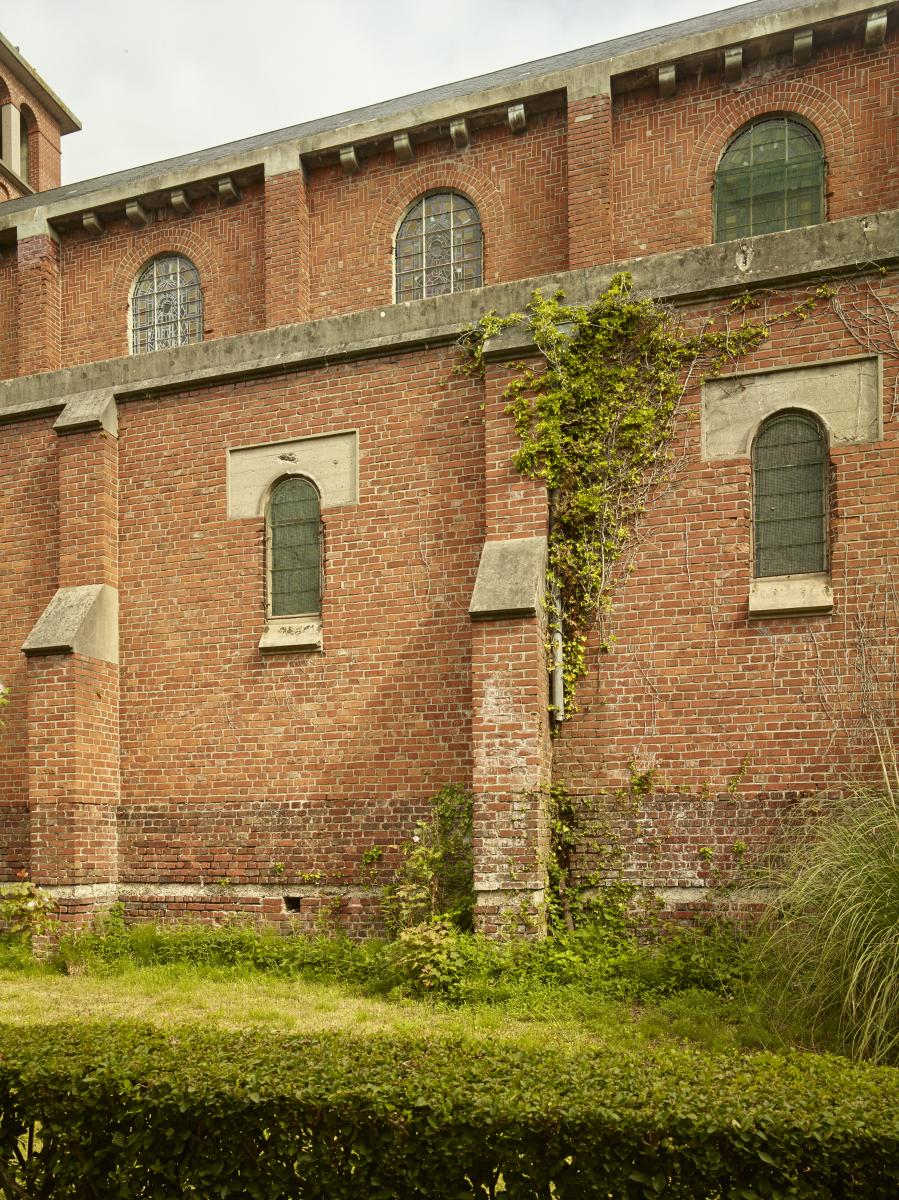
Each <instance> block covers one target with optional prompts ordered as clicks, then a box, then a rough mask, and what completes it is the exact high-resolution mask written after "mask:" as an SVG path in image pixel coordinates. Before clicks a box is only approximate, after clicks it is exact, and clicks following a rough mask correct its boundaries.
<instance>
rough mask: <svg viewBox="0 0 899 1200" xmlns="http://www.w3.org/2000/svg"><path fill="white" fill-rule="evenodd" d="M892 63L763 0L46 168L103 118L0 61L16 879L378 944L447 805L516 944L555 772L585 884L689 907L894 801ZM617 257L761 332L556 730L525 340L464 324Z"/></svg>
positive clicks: (10, 876)
mask: <svg viewBox="0 0 899 1200" xmlns="http://www.w3.org/2000/svg"><path fill="white" fill-rule="evenodd" d="M897 84H899V5H897V4H892V3H887V4H880V5H877V6H872V5H870V4H864V3H860V2H859V0H818V2H817V3H798V4H793V5H792V6H791V5H790V4H789V3H787V2H785V0H757V2H756V3H751V4H745V5H742V6H741V7H737V8H732V9H729V10H727V11H725V12H720V13H715V14H713V15H710V16H705V17H700V18H697V19H695V20H689V21H684V22H681V23H678V24H675V25H669V26H666V27H665V28H661V29H656V30H651V31H649V32H645V33H640V34H636V35H634V36H631V37H626V38H621V39H618V40H615V41H612V42H606V43H601V44H599V45H594V46H589V47H587V48H585V49H582V50H576V51H572V52H571V53H566V54H561V55H556V56H554V57H552V58H547V59H543V60H541V61H538V62H533V63H529V64H526V65H525V66H522V67H516V68H511V69H507V70H500V71H497V72H496V73H494V74H491V75H486V76H482V77H480V78H477V79H471V80H466V81H463V82H461V83H454V84H450V85H447V86H441V87H435V88H433V89H431V90H429V91H426V92H422V93H420V94H418V95H414V96H406V97H402V98H400V99H397V100H390V101H387V102H385V103H383V104H378V105H374V106H372V107H370V108H365V109H360V110H358V111H355V112H349V113H343V114H341V115H340V116H337V117H333V118H326V119H323V120H316V121H311V122H308V123H305V124H302V125H296V126H293V127H291V128H288V129H283V130H280V131H279V132H277V133H274V134H267V135H265V136H260V137H254V138H248V139H244V140H242V141H237V142H232V143H230V144H228V145H223V146H217V147H215V148H213V149H211V150H203V151H200V152H198V153H196V154H190V155H185V156H182V157H179V158H174V159H170V160H168V161H165V162H158V163H153V164H151V165H150V166H147V167H142V168H138V169H133V170H127V171H122V172H120V173H118V174H113V175H107V176H104V177H102V178H99V179H89V180H85V181H83V182H79V183H74V184H68V185H65V186H60V141H61V137H62V135H65V134H68V133H71V132H73V131H75V130H77V129H78V128H79V126H78V121H77V120H76V118H75V117H74V116H73V115H72V113H71V112H70V111H69V109H68V108H67V107H66V106H65V104H63V103H62V101H61V100H59V98H58V97H57V96H56V95H55V94H54V93H53V92H52V91H51V90H50V88H49V87H48V86H47V84H45V83H44V82H43V80H42V79H41V78H40V77H39V76H38V75H37V74H36V72H35V71H34V69H33V68H32V67H31V66H29V64H28V63H27V62H25V61H24V59H23V58H22V57H21V56H20V55H19V53H18V52H17V51H16V50H15V49H14V48H13V47H12V46H11V45H9V43H8V42H6V41H5V40H2V39H0V201H2V202H0V473H2V474H0V477H2V480H3V488H2V492H0V681H2V683H3V685H4V686H5V688H6V689H8V699H9V703H8V704H7V706H6V707H5V708H4V709H3V711H2V719H3V722H4V727H3V729H2V731H0V881H4V880H6V881H14V880H16V879H19V878H26V877H27V878H31V879H33V880H34V881H35V882H37V883H38V884H40V885H42V886H47V887H48V888H50V889H51V890H52V892H53V893H54V895H55V896H56V897H57V899H58V901H59V904H60V908H61V910H62V912H63V913H64V914H65V915H67V916H68V917H69V918H70V919H71V920H73V921H76V920H83V919H85V918H87V917H88V916H89V915H90V914H91V913H92V912H94V911H95V910H96V909H97V908H98V907H101V908H102V907H104V906H107V905H108V904H110V903H112V902H114V901H120V902H122V903H123V904H124V905H125V908H126V911H127V912H128V913H129V914H130V915H132V916H158V917H160V918H167V919H173V918H180V917H184V916H187V915H191V914H194V915H199V916H204V917H206V918H209V917H210V916H215V915H218V914H223V913H228V912H241V913H248V914H252V915H256V916H261V917H265V918H268V919H271V920H279V921H288V920H295V921H297V922H298V923H299V924H300V926H301V927H305V928H314V927H315V925H316V923H317V922H318V921H319V920H320V918H321V917H322V915H323V914H328V915H329V916H330V917H333V919H334V920H335V921H336V922H337V923H338V924H339V925H341V926H342V927H344V928H346V929H348V930H351V931H361V930H364V929H367V928H372V927H375V926H376V924H377V913H378V890H379V886H380V883H381V882H382V881H383V879H384V878H386V876H387V875H388V874H389V872H390V869H391V864H393V863H395V862H396V859H397V853H398V849H397V848H398V847H399V846H400V845H401V844H402V842H403V841H404V839H407V838H408V837H409V836H410V834H411V833H412V831H413V828H414V825H415V822H416V820H418V819H419V818H420V817H421V816H422V815H423V814H424V813H425V812H426V811H427V807H428V800H429V797H431V796H432V795H433V794H434V792H436V791H437V790H438V789H439V788H440V787H441V786H443V785H445V784H458V785H461V786H464V787H467V788H470V789H471V790H472V791H473V793H474V796H475V890H476V897H477V907H476V919H477V923H478V926H479V927H480V928H482V929H484V930H487V931H490V930H491V929H494V928H496V926H497V924H498V923H500V922H502V920H503V914H504V913H506V912H507V911H509V910H516V909H517V908H518V907H519V906H521V905H524V907H525V908H528V909H532V910H535V911H536V912H538V913H539V911H540V907H541V904H542V902H543V899H544V895H545V887H546V878H545V875H546V793H547V789H548V787H549V785H550V784H551V783H553V782H555V783H559V782H561V781H564V784H565V786H566V787H567V788H568V790H569V792H570V794H571V796H572V797H573V802H574V805H575V810H576V812H577V813H578V814H579V819H580V820H581V822H582V836H581V838H580V841H579V844H578V847H577V851H576V854H575V861H574V870H575V872H576V874H577V877H578V878H580V879H581V880H591V879H592V880H593V881H594V882H597V881H598V882H602V878H603V876H602V869H605V870H606V871H607V872H608V871H609V870H614V871H615V872H620V873H622V874H623V875H624V877H626V878H628V879H632V880H635V881H639V882H643V883H646V884H648V885H650V886H652V887H654V888H657V889H659V891H660V894H661V895H662V897H663V900H664V902H665V903H666V904H667V905H668V906H669V907H670V908H671V909H673V910H677V911H682V912H683V911H690V910H691V909H692V908H693V907H695V906H696V905H698V904H700V903H701V902H702V900H703V899H704V897H705V896H706V895H707V894H708V885H709V883H710V882H711V881H713V880H714V879H715V878H716V877H717V876H718V875H720V874H721V873H726V872H727V871H728V870H729V869H730V868H731V867H733V866H734V865H735V864H736V863H737V862H738V861H739V859H740V858H741V857H742V856H743V855H744V854H745V853H746V852H752V851H753V850H754V849H756V848H760V847H761V846H763V845H764V844H765V842H766V841H767V840H768V839H770V838H771V837H772V836H774V834H775V831H776V829H777V827H778V822H779V821H780V820H781V818H782V817H783V815H784V813H785V812H788V811H789V810H790V807H791V805H792V804H793V803H794V802H795V800H796V798H797V797H799V796H801V795H806V794H809V793H813V792H815V791H818V790H831V791H832V790H834V789H837V788H841V787H845V786H846V783H847V781H848V780H852V779H856V780H858V779H865V778H870V777H871V776H872V772H873V771H874V770H875V769H876V763H877V755H876V748H875V746H874V744H873V734H874V732H875V731H876V732H878V733H879V734H880V737H881V741H883V737H884V736H886V735H888V733H889V731H890V729H891V727H892V726H891V722H893V719H894V716H895V708H894V705H895V700H896V691H897V686H896V685H897V671H896V665H897V664H896V653H897V651H896V643H897V632H899V545H897V523H899V410H897V405H899V398H897V365H899V274H897V270H899V90H897ZM621 270H625V271H629V272H630V273H631V275H632V277H633V286H634V289H635V292H636V293H637V294H647V295H651V296H653V297H654V298H656V299H657V300H659V301H661V302H664V303H666V304H669V305H673V306H675V308H676V310H677V312H678V313H679V314H681V316H682V318H683V320H685V321H686V322H688V323H689V322H690V321H691V320H692V321H698V320H701V319H703V318H704V317H706V316H709V315H713V316H714V315H715V314H721V313H722V312H728V311H730V305H731V302H732V301H733V300H734V299H735V298H740V297H743V296H745V295H746V294H747V293H751V294H752V295H753V296H754V297H755V300H756V305H757V307H756V311H759V312H764V314H765V320H768V319H769V318H770V319H771V322H772V324H771V330H772V333H771V337H770V338H769V339H768V340H766V341H765V342H764V343H763V344H761V345H760V346H759V347H758V348H756V349H755V350H753V351H752V352H751V353H750V354H749V355H747V356H746V357H744V358H741V359H740V360H739V361H736V362H735V363H734V365H733V370H732V371H729V372H728V371H725V372H724V374H723V375H721V376H720V377H718V378H716V379H713V380H709V381H706V382H701V381H699V380H698V379H697V380H696V381H694V382H693V383H692V384H691V386H690V389H689V391H688V393H687V395H686V396H685V398H684V402H683V405H682V407H681V411H680V416H679V418H678V420H679V425H678V431H677V437H678V439H679V440H678V447H679V449H678V454H679V462H678V469H677V471H676V473H675V477H674V479H673V480H672V482H671V483H670V485H669V486H668V487H667V488H665V489H663V490H662V491H661V492H660V493H659V494H658V495H657V496H655V497H654V499H653V502H652V504H651V505H650V507H649V509H648V511H647V513H646V516H645V518H644V519H643V521H642V523H641V528H640V536H639V538H638V539H637V540H636V541H635V543H634V548H635V549H634V554H633V558H632V561H631V563H630V570H629V572H628V573H627V577H626V580H625V581H624V582H623V583H622V585H621V587H620V588H619V590H618V592H617V594H616V597H615V602H614V607H613V610H612V612H611V614H610V615H609V617H608V618H607V622H606V624H607V628H604V629H602V630H600V629H597V630H596V631H595V634H594V635H593V636H592V637H591V640H590V642H589V646H588V672H587V675H586V678H585V679H584V681H583V683H582V684H581V687H580V690H579V693H578V703H577V707H576V709H575V710H574V711H572V712H569V713H568V714H566V719H565V720H564V721H561V722H559V721H556V722H555V724H556V725H557V728H555V729H554V728H552V720H551V715H550V708H549V705H550V682H551V681H550V674H549V670H548V663H547V651H546V646H545V641H546V616H545V608H544V602H543V588H544V575H545V555H546V538H547V520H548V502H547V493H546V490H545V489H544V488H543V487H542V486H539V485H538V484H537V483H535V482H533V481H532V480H529V479H526V478H523V477H522V476H521V475H519V474H518V473H517V472H516V471H515V469H514V468H513V466H512V463H511V456H512V453H513V451H514V449H515V447H516V445H517V440H516V436H515V433H514V430H513V428H512V423H511V419H510V417H509V415H508V413H507V411H506V401H505V400H504V399H503V391H504V389H505V388H506V386H507V383H508V381H509V378H510V372H509V362H510V360H513V359H522V358H524V359H527V358H529V357H530V358H531V359H532V360H533V359H534V355H535V350H534V347H533V345H532V344H531V343H530V341H529V336H528V334H527V332H526V330H525V329H524V328H523V327H522V328H518V329H515V330H510V331H507V332H506V333H504V334H503V335H501V336H499V337H497V338H495V339H493V340H492V341H490V342H488V344H487V347H486V354H485V357H486V375H485V377H484V378H481V377H479V376H470V375H464V374H459V373H458V372H457V371H455V367H456V366H457V363H458V359H459V351H458V347H457V341H458V338H459V336H460V331H461V330H462V329H463V328H464V327H465V326H466V325H467V324H468V323H470V322H473V321H477V320H478V319H479V318H480V317H481V316H482V315H483V314H484V313H486V312H487V311H488V310H491V309H495V310H496V311H498V312H500V313H509V312H512V311H515V310H520V309H522V308H523V307H524V305H525V304H526V303H527V302H528V299H529V297H530V295H531V293H532V291H533V289H534V288H535V287H538V286H539V287H540V288H542V289H543V291H544V293H549V292H552V291H553V290H554V289H556V288H561V289H563V290H564V292H565V294H566V297H567V298H568V299H569V300H570V301H571V302H573V303H583V302H589V301H590V300H591V299H592V298H593V297H595V296H596V295H598V294H599V293H600V292H601V291H602V290H603V289H604V288H605V287H606V286H607V284H608V282H609V280H610V278H611V277H612V275H613V274H614V273H615V272H617V271H621ZM810 298H814V303H813V304H809V305H807V306H806V307H805V308H804V309H803V310H802V312H801V314H800V315H798V316H797V315H792V316H791V315H789V314H790V313H793V314H795V310H796V309H797V307H799V306H801V305H803V304H805V302H806V301H808V300H809V299H810ZM784 314H787V315H784ZM777 316H783V318H784V319H782V320H780V321H775V320H774V318H775V317H777ZM797 447H798V449H797ZM772 514H773V516H772ZM612 860H614V864H613V865H610V863H611V861H612ZM597 870H599V875H595V872H597Z"/></svg>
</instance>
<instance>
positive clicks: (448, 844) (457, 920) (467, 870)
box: [381, 786, 474, 935]
mask: <svg viewBox="0 0 899 1200" xmlns="http://www.w3.org/2000/svg"><path fill="white" fill-rule="evenodd" d="M431 806H432V811H431V814H430V816H428V817H427V819H426V820H424V821H419V823H418V824H417V825H416V827H415V832H414V834H413V835H412V840H411V842H408V843H407V844H406V845H405V846H404V847H403V861H402V864H401V865H400V867H399V868H398V869H397V871H396V874H395V876H394V878H393V881H392V882H391V883H390V884H389V885H388V886H387V887H386V888H385V889H384V892H383V895H382V899H381V911H382V913H383V916H384V921H385V923H386V925H387V928H388V930H389V931H390V932H391V933H392V934H393V935H396V934H398V933H399V932H400V931H401V930H403V929H410V928H412V927H414V926H416V925H421V924H423V923H425V922H428V921H432V920H435V919H442V920H445V921H447V922H449V923H450V924H451V925H453V926H455V927H456V928H457V929H471V927H472V924H473V919H474V858H473V852H472V841H471V838H472V812H473V798H472V795H471V792H467V791H465V790H464V789H463V788H458V787H452V786H450V787H444V788H441V789H440V791H439V792H437V793H436V795H435V796H434V797H433V798H432V800H431Z"/></svg>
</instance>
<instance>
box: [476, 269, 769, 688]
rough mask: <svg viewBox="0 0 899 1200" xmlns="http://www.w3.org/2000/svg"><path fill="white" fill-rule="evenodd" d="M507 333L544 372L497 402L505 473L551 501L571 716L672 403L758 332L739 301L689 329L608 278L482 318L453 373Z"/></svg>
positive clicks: (659, 478) (553, 578)
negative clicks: (535, 354) (523, 336)
mask: <svg viewBox="0 0 899 1200" xmlns="http://www.w3.org/2000/svg"><path fill="white" fill-rule="evenodd" d="M512 325H524V326H526V327H527V328H528V330H529V332H530V335H531V337H532V338H533V342H534V344H535V346H536V348H537V349H538V350H539V352H540V354H541V356H542V360H543V361H542V362H541V363H539V365H530V364H528V363H524V362H521V363H516V364H514V366H513V371H514V377H513V379H512V380H511V382H510V383H509V386H508V388H507V389H506V391H505V396H506V398H507V399H508V401H509V412H510V414H511V416H512V418H513V420H514V422H515V429H516V431H517V433H518V436H519V438H520V440H521V444H520V446H519V448H518V450H517V452H516V453H515V456H514V464H515V466H516V468H517V469H518V470H519V471H521V472H522V474H524V475H527V476H529V477H530V478H532V479H539V480H541V481H542V482H543V483H545V484H546V487H547V488H548V489H549V493H550V499H551V506H550V507H551V522H550V532H549V551H548V575H549V580H548V582H549V584H550V587H549V589H548V595H549V597H550V600H549V605H550V608H549V620H550V629H551V630H560V631H561V634H562V642H563V648H564V657H563V662H564V666H563V678H564V688H565V700H566V704H571V702H572V701H573V699H574V692H575V688H576V685H577V683H578V681H579V680H580V679H581V677H582V676H583V675H584V672H585V669H586V660H585V646H586V639H587V634H588V632H589V631H590V629H591V628H592V627H593V626H594V624H595V622H596V620H597V617H598V616H599V615H600V614H602V613H603V612H606V611H608V609H609V607H610V605H611V598H612V593H613V590H614V586H615V583H616V581H617V578H618V577H619V575H620V571H616V568H617V567H618V566H619V563H620V560H621V558H622V555H623V553H624V551H625V548H626V547H627V546H628V543H629V542H630V540H631V539H632V537H633V534H634V532H635V529H636V527H637V523H638V521H639V518H640V517H641V515H642V514H643V512H644V511H645V509H646V505H647V501H648V500H649V498H650V496H651V495H652V494H653V492H654V491H655V490H656V489H657V488H658V487H659V486H660V485H661V484H663V482H664V481H665V479H666V478H668V477H670V472H671V468H672V453H671V447H672V441H673V437H674V417H675V413H676V412H677V409H678V405H679V403H680V401H681V398H682V397H683V395H684V393H685V391H686V389H687V387H688V386H689V384H690V382H691V380H692V379H694V378H695V376H696V374H697V372H698V373H699V374H701V375H710V374H716V373H718V372H720V370H721V369H722V367H723V366H724V365H725V364H726V363H729V362H731V361H732V360H734V359H737V358H739V357H740V356H741V355H744V354H746V353H747V352H748V351H749V350H751V349H753V348H755V347H756V346H757V345H759V343H760V342H762V341H764V339H765V338H767V336H768V328H767V326H766V325H764V324H754V323H752V322H751V321H750V320H749V319H748V318H747V317H746V299H745V298H741V299H740V300H737V301H734V302H733V303H732V304H731V305H730V307H729V308H728V309H726V310H724V311H723V312H722V314H721V316H720V318H719V319H717V320H716V319H707V320H705V321H704V322H703V323H701V324H700V325H699V326H698V327H697V328H694V329H689V328H687V327H686V326H685V325H684V323H683V321H682V319H681V318H680V317H679V316H678V315H677V314H676V313H675V312H674V311H673V310H672V309H671V308H669V307H666V306H664V305H661V304H659V303H657V302H656V301H655V300H653V299H652V298H650V297H648V296H636V295H635V294H634V293H633V289H632V283H631V277H630V276H629V275H627V274H618V275H615V276H614V277H613V278H612V280H611V281H610V283H609V286H608V287H607V288H606V290H605V291H604V292H603V293H602V294H601V295H600V296H598V297H597V299H596V300H594V301H593V303H591V304H587V305H573V304H566V303H565V299H564V295H563V293H561V292H558V293H556V294H555V295H553V296H551V297H545V296H543V295H542V294H541V293H540V292H539V291H537V292H534V294H533V296H532V299H531V302H530V303H529V305H528V307H527V310H526V311H525V312H524V313H514V314H512V315H511V316H507V317H500V316H498V315H497V314H496V313H488V314H487V315H486V316H485V317H483V318H482V319H481V321H480V322H479V324H478V325H477V326H475V327H473V328H471V329H469V330H467V331H466V332H465V334H463V337H462V339H461V346H462V350H463V353H464V356H465V361H464V367H463V369H466V370H469V371H473V372H480V371H483V368H484V346H485V343H486V342H487V340H489V338H491V337H493V336H495V335H496V334H498V333H500V332H501V331H502V330H503V329H506V328H509V327H510V326H512Z"/></svg>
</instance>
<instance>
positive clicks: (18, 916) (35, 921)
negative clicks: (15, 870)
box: [0, 883, 55, 942]
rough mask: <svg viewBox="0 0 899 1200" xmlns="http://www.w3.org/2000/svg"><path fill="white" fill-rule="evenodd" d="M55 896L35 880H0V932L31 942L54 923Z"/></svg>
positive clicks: (47, 930)
mask: <svg viewBox="0 0 899 1200" xmlns="http://www.w3.org/2000/svg"><path fill="white" fill-rule="evenodd" d="M54 907H55V905H54V903H53V898H52V897H51V896H49V895H48V894H47V893H46V892H42V891H41V889H40V888H38V887H35V885H34V884H33V883H7V884H0V934H2V935H5V936H6V937H8V938H9V937H11V938H15V939H17V940H21V941H25V942H29V941H30V940H31V938H32V936H33V935H34V934H36V933H47V932H49V930H50V929H51V928H52V927H53V924H54V918H53V911H54Z"/></svg>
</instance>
